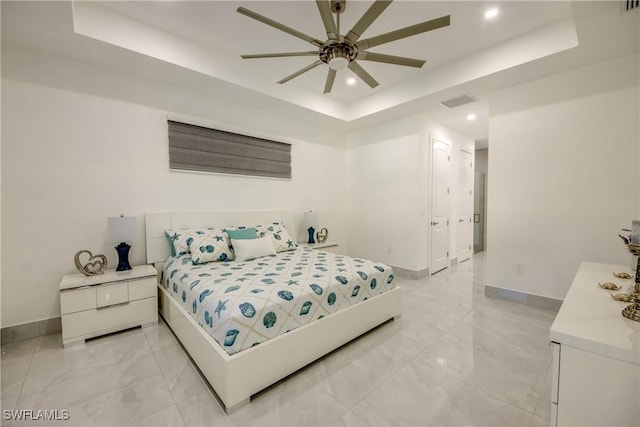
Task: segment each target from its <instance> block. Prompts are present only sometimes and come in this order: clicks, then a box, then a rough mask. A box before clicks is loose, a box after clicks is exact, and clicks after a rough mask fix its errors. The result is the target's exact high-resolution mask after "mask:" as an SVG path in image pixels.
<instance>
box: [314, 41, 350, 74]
mask: <svg viewBox="0 0 640 427" xmlns="http://www.w3.org/2000/svg"><path fill="white" fill-rule="evenodd" d="M357 56H358V48H357V47H356V46H355V45H354V44H352V43H349V42H346V41H343V42H331V43H327V44H325V45H324V46H322V48H321V49H320V60H321V61H322V62H324V63H325V64H328V65H329V67H331V68H332V69H334V70H342V69H344V68H346V67H347V66H348V65H349V64H350V63H351V61H353V60H354V59H356V57H357Z"/></svg>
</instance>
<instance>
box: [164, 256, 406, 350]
mask: <svg viewBox="0 0 640 427" xmlns="http://www.w3.org/2000/svg"><path fill="white" fill-rule="evenodd" d="M162 286H164V287H165V288H166V289H167V290H168V291H169V293H170V294H171V295H172V296H173V297H174V298H175V299H176V300H178V301H179V303H180V304H182V306H183V307H184V308H185V309H186V310H187V311H188V312H189V313H190V314H191V315H192V316H193V318H194V319H195V320H196V321H197V322H198V323H199V324H200V325H201V326H202V327H203V328H204V329H205V330H206V331H207V332H208V333H209V334H210V335H211V336H212V337H213V338H214V339H215V340H216V341H217V342H218V343H219V344H220V345H221V346H222V348H224V350H225V351H226V352H227V353H229V354H234V353H237V352H239V351H242V350H244V349H247V348H249V347H252V346H255V345H259V344H260V343H262V342H265V341H266V340H268V339H270V338H274V337H276V336H278V335H280V334H284V333H286V332H288V331H290V330H292V329H295V328H297V327H299V326H302V325H305V324H307V323H310V322H312V321H314V320H317V319H320V318H322V317H324V316H327V315H329V314H331V313H335V312H336V311H339V310H340V309H342V308H345V307H348V306H351V305H354V304H357V303H359V302H360V301H363V300H366V299H367V298H370V297H372V296H375V295H378V294H381V293H383V292H385V291H387V290H389V289H392V288H393V287H394V286H395V284H394V276H393V271H392V270H391V268H390V267H388V266H386V265H384V264H380V263H375V262H373V261H367V260H363V259H359V258H350V257H347V256H343V255H335V254H332V253H327V252H321V251H318V250H314V249H308V248H303V247H300V248H298V249H296V250H294V251H288V252H281V253H278V254H277V255H273V256H268V257H263V258H258V259H255V260H251V261H244V262H237V261H229V262H210V263H207V264H203V265H193V263H192V260H191V258H190V254H186V255H183V256H181V257H170V258H169V259H168V260H167V261H166V263H165V267H164V271H163V277H162Z"/></svg>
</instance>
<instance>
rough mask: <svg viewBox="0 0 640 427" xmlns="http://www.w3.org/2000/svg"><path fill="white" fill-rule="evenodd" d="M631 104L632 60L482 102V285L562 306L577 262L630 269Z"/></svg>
mask: <svg viewBox="0 0 640 427" xmlns="http://www.w3.org/2000/svg"><path fill="white" fill-rule="evenodd" d="M638 102H639V97H638V57H637V55H633V56H630V57H624V58H620V59H617V60H613V61H609V62H605V63H600V64H596V65H592V66H589V67H585V68H581V69H577V70H573V71H569V72H566V73H563V74H559V75H556V76H552V77H549V78H545V79H541V80H537V81H532V82H529V83H526V84H522V85H519V86H515V87H512V88H508V89H505V90H502V91H500V92H498V93H496V94H494V95H493V96H492V97H491V101H490V111H491V115H490V119H489V134H490V144H491V161H490V162H489V176H491V180H490V188H489V192H488V196H489V200H488V214H487V215H488V233H489V234H488V237H487V242H488V248H487V269H488V270H487V284H489V285H491V286H497V287H502V288H507V289H513V290H517V291H522V292H526V293H529V294H535V295H542V296H547V297H551V298H558V299H562V298H564V296H565V294H566V292H567V290H568V287H569V285H570V284H571V281H572V278H573V275H574V274H575V272H576V270H577V268H578V266H579V264H580V262H581V261H582V260H586V261H596V262H605V263H618V264H629V262H630V256H629V255H628V253H627V252H626V249H625V247H624V246H623V244H622V242H621V240H620V239H619V238H618V237H617V234H618V233H619V232H620V229H621V228H623V227H629V226H630V224H631V220H633V219H636V218H638V216H639V211H638V203H639V200H638V193H639V184H640V181H639V169H640V168H639V165H638V158H639V157H638V156H639V134H638V125H639V118H638V114H639V110H638ZM517 264H522V266H523V267H524V273H523V274H518V273H517V268H516V266H517Z"/></svg>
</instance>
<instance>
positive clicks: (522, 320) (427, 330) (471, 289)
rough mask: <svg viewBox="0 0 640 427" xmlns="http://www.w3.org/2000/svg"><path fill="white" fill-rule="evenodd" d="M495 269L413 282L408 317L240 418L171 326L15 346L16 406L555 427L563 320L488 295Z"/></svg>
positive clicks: (11, 393)
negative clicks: (553, 383) (553, 339)
mask: <svg viewBox="0 0 640 427" xmlns="http://www.w3.org/2000/svg"><path fill="white" fill-rule="evenodd" d="M482 267H483V261H482V257H481V256H480V257H476V258H475V259H474V260H471V261H466V262H464V263H461V264H460V265H458V266H455V267H453V268H450V269H448V270H445V271H443V272H441V273H438V274H436V275H434V276H432V277H431V278H429V279H425V280H417V281H414V280H407V279H399V285H400V286H402V287H403V288H404V289H403V313H402V317H401V318H400V319H398V320H396V321H393V322H388V323H386V324H384V325H383V326H381V327H379V328H377V329H375V330H374V331H372V332H370V333H368V334H366V335H365V336H363V337H361V338H359V339H358V340H356V341H354V342H352V343H351V344H349V345H347V346H345V347H342V348H341V349H339V350H337V351H335V352H333V353H332V354H330V355H328V356H326V357H324V358H323V359H321V360H319V361H317V362H315V363H313V364H312V365H310V366H308V367H307V368H305V369H303V370H302V371H300V372H299V373H297V374H295V375H293V376H291V377H289V378H287V379H285V380H283V381H281V382H279V383H278V384H276V385H274V386H272V387H271V388H269V389H268V390H266V391H265V392H262V393H260V394H259V395H257V396H256V397H254V399H252V402H251V404H249V405H247V406H245V407H243V408H241V409H240V410H238V411H237V412H235V413H233V414H232V415H229V416H228V415H226V414H225V413H224V411H223V410H222V408H221V406H220V404H219V403H218V401H217V400H216V398H215V397H214V396H213V394H212V392H211V391H210V389H209V388H208V387H207V385H206V384H205V383H204V381H203V380H202V379H201V377H200V375H199V373H198V371H197V370H196V369H195V368H194V367H193V364H192V362H191V361H190V359H189V358H188V357H187V356H186V355H185V353H184V352H183V350H182V348H181V347H180V346H179V345H178V344H177V342H176V341H175V339H174V337H173V335H172V334H171V332H170V331H169V330H168V328H167V326H166V325H165V324H164V323H162V322H161V323H159V324H158V325H157V326H153V327H150V328H144V329H140V328H138V329H133V330H130V331H125V332H122V333H118V334H113V335H110V336H106V337H102V338H98V339H95V340H91V341H89V342H87V343H86V344H85V345H84V346H78V347H72V348H70V349H67V350H63V349H62V344H61V336H60V334H52V335H46V336H43V337H39V338H34V339H30V340H25V341H21V342H17V343H12V344H7V345H4V346H2V371H1V375H2V409H3V410H7V409H14V408H20V409H33V410H38V409H48V410H54V409H57V410H68V411H69V416H70V418H69V420H67V421H59V422H58V424H59V425H81V426H89V425H101V426H123V425H128V426H249V425H254V426H268V425H290V426H365V425H366V426H383V425H384V426H429V425H437V426H448V425H449V426H458V425H465V426H547V425H549V402H550V367H551V358H552V353H551V348H550V347H549V340H548V337H549V328H550V326H551V323H552V322H553V319H554V317H555V313H554V312H549V311H545V310H540V309H535V308H531V307H528V306H524V305H520V304H516V303H512V302H508V301H504V300H499V299H492V298H486V297H484V296H483V289H482V284H483V268H482ZM3 415H4V412H3ZM30 423H31V425H38V426H44V425H51V424H52V423H47V422H43V421H31V422H30ZM8 425H11V426H20V425H29V423H27V422H24V421H17V420H14V421H12V422H10V421H8V420H5V419H4V416H3V419H2V426H3V427H4V426H8Z"/></svg>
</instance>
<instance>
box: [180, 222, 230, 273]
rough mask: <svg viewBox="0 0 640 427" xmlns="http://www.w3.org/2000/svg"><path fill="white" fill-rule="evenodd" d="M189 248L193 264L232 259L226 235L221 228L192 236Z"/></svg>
mask: <svg viewBox="0 0 640 427" xmlns="http://www.w3.org/2000/svg"><path fill="white" fill-rule="evenodd" d="M189 250H190V252H191V259H192V262H193V264H194V265H198V264H205V263H207V262H212V261H230V260H232V259H233V255H232V253H231V249H229V242H228V241H227V236H226V235H225V234H224V232H223V231H222V230H215V229H214V230H210V231H209V233H207V234H206V235H204V236H196V237H194V238H193V239H191V241H190V243H189Z"/></svg>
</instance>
